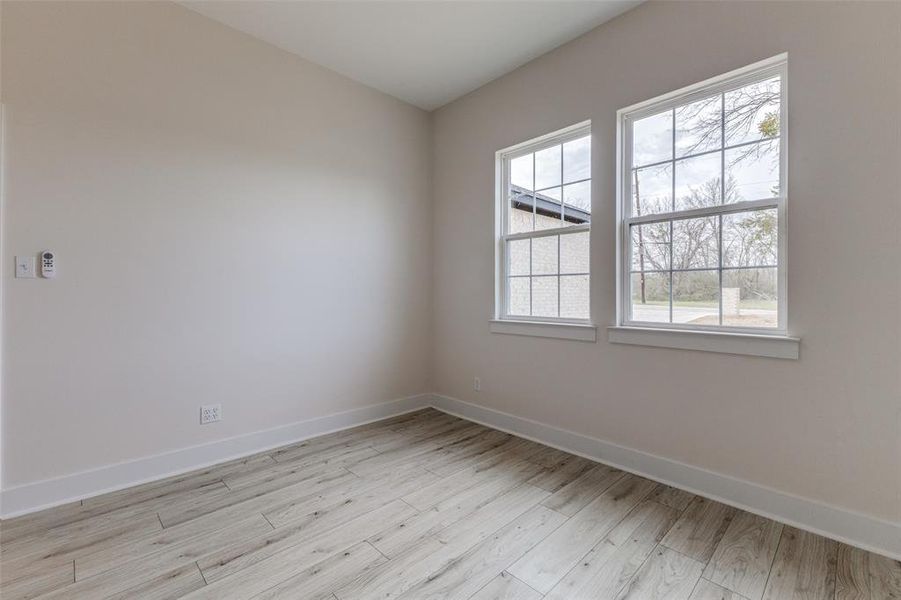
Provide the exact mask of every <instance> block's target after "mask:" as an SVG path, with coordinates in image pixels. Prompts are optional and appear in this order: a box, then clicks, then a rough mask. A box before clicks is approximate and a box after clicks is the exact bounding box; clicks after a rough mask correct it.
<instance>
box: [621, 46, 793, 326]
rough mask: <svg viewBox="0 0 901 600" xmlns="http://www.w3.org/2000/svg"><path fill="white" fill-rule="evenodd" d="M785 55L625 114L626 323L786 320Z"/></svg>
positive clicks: (764, 322)
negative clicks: (779, 60)
mask: <svg viewBox="0 0 901 600" xmlns="http://www.w3.org/2000/svg"><path fill="white" fill-rule="evenodd" d="M783 90H784V62H783V63H778V64H769V65H766V66H765V67H764V68H761V69H759V70H755V71H752V72H750V73H747V72H746V73H742V74H740V75H739V76H736V77H734V78H727V79H725V80H722V81H720V82H718V83H716V84H714V85H710V86H705V87H702V88H700V89H694V90H691V92H690V93H689V94H686V95H684V96H680V97H677V98H676V99H672V98H670V99H667V100H665V101H663V102H659V103H656V102H654V101H652V102H650V103H646V104H645V105H643V106H641V107H640V108H638V109H636V110H634V111H630V112H626V113H624V114H621V118H622V119H623V122H622V128H623V132H624V138H623V140H624V142H625V143H624V149H623V153H624V156H623V158H624V162H623V164H624V171H623V174H622V175H621V177H622V178H623V181H621V186H620V189H621V190H623V193H624V198H622V203H623V215H624V223H623V232H624V237H625V240H624V241H625V244H624V246H625V247H624V248H623V256H624V261H623V266H622V268H623V276H622V277H621V282H622V285H623V286H624V287H625V288H627V289H626V290H625V294H624V302H623V305H624V310H625V315H624V317H625V318H624V319H623V322H624V324H633V323H634V324H639V325H647V324H651V325H656V326H660V325H661V324H666V326H669V327H671V326H677V327H684V328H699V329H704V328H741V329H755V328H770V329H775V328H782V329H784V322H783V319H784V314H780V310H781V311H784V307H782V306H781V305H782V302H781V301H780V300H781V297H782V296H783V294H784V292H783V291H782V290H783V289H784V284H783V283H782V281H783V278H782V273H781V256H780V241H781V240H780V238H783V237H784V236H783V233H782V221H783V220H784V215H783V214H782V211H783V203H784V198H785V190H784V187H783V186H784V183H783V182H784V179H783V173H782V168H783V160H782V156H783V152H784V148H785V136H784V122H785V107H784V103H783V96H784V93H783Z"/></svg>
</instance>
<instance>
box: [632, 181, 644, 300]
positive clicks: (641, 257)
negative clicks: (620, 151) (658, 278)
mask: <svg viewBox="0 0 901 600" xmlns="http://www.w3.org/2000/svg"><path fill="white" fill-rule="evenodd" d="M632 172H633V173H635V178H634V179H635V212H636V213H638V216H641V194H640V193H639V192H638V169H633V171H632ZM637 227H638V264H639V268H640V269H641V273H639V275H638V277H639V279H640V280H641V303H642V304H646V301H645V296H644V236H643V235H642V233H641V225H638V226H637Z"/></svg>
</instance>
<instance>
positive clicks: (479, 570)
mask: <svg viewBox="0 0 901 600" xmlns="http://www.w3.org/2000/svg"><path fill="white" fill-rule="evenodd" d="M564 521H566V517H565V516H564V515H562V514H560V513H558V512H556V511H553V510H551V509H549V508H545V507H543V506H536V507H534V508H532V509H531V510H529V511H528V512H527V513H525V514H523V515H522V516H520V517H519V518H517V519H516V520H515V521H513V522H512V523H510V524H509V525H507V526H505V527H504V528H503V529H500V530H498V531H497V532H496V533H494V535H492V536H491V537H489V538H487V539H486V540H484V541H482V542H480V543H479V544H477V545H476V546H474V547H472V548H471V549H470V550H467V551H466V552H465V553H464V554H463V555H462V556H460V557H459V558H457V559H456V560H454V561H453V562H451V563H449V564H447V565H445V566H444V567H443V568H442V569H441V570H439V571H436V572H434V573H431V574H430V575H429V577H428V579H426V580H425V581H423V582H422V583H420V584H419V585H416V586H413V587H412V588H410V589H409V590H408V591H407V592H406V593H405V594H403V595H402V596H401V597H400V598H402V599H403V600H467V599H468V598H469V597H470V596H472V595H473V594H475V593H476V592H477V591H479V590H480V589H481V588H482V587H484V586H485V585H487V584H488V583H489V582H490V581H491V580H492V579H494V578H495V576H496V575H497V574H498V573H499V572H502V571H503V570H504V569H505V568H506V567H508V566H510V565H511V564H512V563H513V562H514V561H515V560H516V559H518V558H519V557H520V556H522V555H523V554H525V553H526V552H527V551H528V550H529V549H530V548H531V547H532V546H534V545H535V544H537V543H538V542H540V541H541V540H542V539H544V538H545V537H546V536H548V535H549V534H550V533H551V532H552V531H554V530H555V529H556V528H557V527H559V526H560V525H561V524H562V523H563V522H564Z"/></svg>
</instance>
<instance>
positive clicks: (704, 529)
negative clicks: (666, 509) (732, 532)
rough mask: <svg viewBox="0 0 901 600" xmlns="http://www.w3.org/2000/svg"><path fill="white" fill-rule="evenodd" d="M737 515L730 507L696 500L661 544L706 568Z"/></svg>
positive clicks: (711, 501) (702, 499) (703, 499)
mask: <svg viewBox="0 0 901 600" xmlns="http://www.w3.org/2000/svg"><path fill="white" fill-rule="evenodd" d="M736 512H737V511H736V509H734V508H732V507H731V506H726V505H725V504H720V503H719V502H714V501H713V500H708V499H706V498H700V497H698V498H695V499H694V500H693V501H692V502H691V504H690V505H689V506H688V508H686V509H685V512H684V513H682V517H681V518H680V519H679V520H678V521H677V522H676V524H675V525H674V526H673V528H672V529H671V530H670V532H669V533H668V534H667V535H666V537H665V538H663V541H662V542H660V543H661V544H663V545H664V546H666V547H667V548H670V549H672V550H675V551H676V552H681V553H682V554H685V555H686V556H688V557H689V558H693V559H694V560H696V561H698V562H700V563H701V564H703V565H706V564H707V562H708V561H709V560H710V557H711V556H713V552H714V551H715V550H716V547H717V545H718V544H719V543H720V540H721V539H722V538H723V535H724V534H725V533H726V530H727V529H728V528H729V525H730V523H731V522H732V519H733V518H734V517H735V514H736Z"/></svg>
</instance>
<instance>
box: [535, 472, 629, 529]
mask: <svg viewBox="0 0 901 600" xmlns="http://www.w3.org/2000/svg"><path fill="white" fill-rule="evenodd" d="M624 475H625V473H624V472H622V471H620V470H619V469H614V468H613V467H608V466H607V465H598V464H595V465H594V467H593V468H592V469H590V470H589V471H587V472H585V473H583V474H582V475H580V476H579V477H577V478H576V479H574V480H573V481H571V482H569V483H568V484H566V485H564V486H563V487H561V488H559V489H557V490H556V491H554V494H553V495H552V496H551V497H549V498H548V499H547V500H545V501H544V502H543V503H542V504H544V506H546V507H548V508H551V509H553V510H556V511H557V512H559V513H562V514H564V515H566V516H568V517H571V516H573V515H575V514H576V513H577V512H579V511H580V510H582V509H583V508H585V506H586V505H587V504H588V503H589V502H591V501H592V500H594V499H595V498H597V497H598V496H600V495H601V494H603V493H604V492H605V491H607V488H609V487H610V486H611V485H613V484H614V483H616V482H617V481H618V480H619V479H620V478H622V477H623V476H624Z"/></svg>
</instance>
